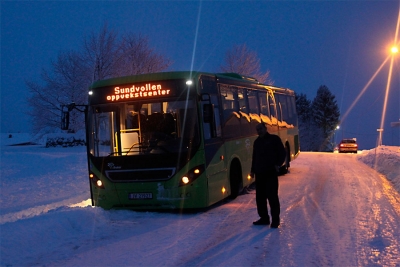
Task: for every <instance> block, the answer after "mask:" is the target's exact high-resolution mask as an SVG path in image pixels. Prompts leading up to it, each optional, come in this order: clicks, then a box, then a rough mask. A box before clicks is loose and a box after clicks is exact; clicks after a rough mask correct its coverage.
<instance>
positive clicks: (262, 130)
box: [256, 123, 267, 136]
mask: <svg viewBox="0 0 400 267" xmlns="http://www.w3.org/2000/svg"><path fill="white" fill-rule="evenodd" d="M256 131H257V134H258V136H263V135H265V133H266V132H267V128H266V127H265V124H264V123H259V124H257V126H256Z"/></svg>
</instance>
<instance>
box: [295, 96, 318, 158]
mask: <svg viewBox="0 0 400 267" xmlns="http://www.w3.org/2000/svg"><path fill="white" fill-rule="evenodd" d="M296 110H297V114H298V121H299V141H300V148H301V150H302V151H317V148H316V147H318V145H316V143H318V142H319V141H317V140H322V131H321V130H320V129H319V128H318V127H317V126H316V125H315V123H314V120H313V114H312V112H311V101H310V100H309V99H307V95H306V94H303V93H301V94H300V95H296Z"/></svg>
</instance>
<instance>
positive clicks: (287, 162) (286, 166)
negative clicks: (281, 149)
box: [279, 146, 290, 175]
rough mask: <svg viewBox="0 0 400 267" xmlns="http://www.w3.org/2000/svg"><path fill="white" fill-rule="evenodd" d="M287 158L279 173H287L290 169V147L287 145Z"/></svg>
mask: <svg viewBox="0 0 400 267" xmlns="http://www.w3.org/2000/svg"><path fill="white" fill-rule="evenodd" d="M285 150H286V158H285V165H283V166H282V167H280V168H279V174H282V175H283V174H286V173H288V171H289V167H290V149H289V148H288V147H287V146H286V147H285Z"/></svg>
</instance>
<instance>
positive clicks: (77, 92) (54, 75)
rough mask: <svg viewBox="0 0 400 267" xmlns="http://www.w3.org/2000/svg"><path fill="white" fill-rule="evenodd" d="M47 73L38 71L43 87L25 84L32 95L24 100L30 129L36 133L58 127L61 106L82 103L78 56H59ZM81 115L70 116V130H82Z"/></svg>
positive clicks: (80, 70) (83, 81)
mask: <svg viewBox="0 0 400 267" xmlns="http://www.w3.org/2000/svg"><path fill="white" fill-rule="evenodd" d="M51 69H52V70H51V72H48V71H46V70H43V71H42V76H41V78H42V80H43V83H44V85H40V84H38V83H35V82H32V81H28V82H27V83H26V84H27V86H28V88H29V90H30V92H31V93H32V97H30V98H29V99H28V103H29V105H30V106H31V107H32V109H31V115H32V117H33V119H34V120H33V121H34V123H33V130H34V132H39V131H40V130H42V129H43V128H52V127H60V114H61V105H62V104H66V103H71V102H78V103H79V102H82V103H83V102H85V101H86V99H85V96H86V95H85V96H83V95H82V94H81V92H82V88H83V87H85V88H87V84H88V83H87V82H86V81H85V77H84V76H83V75H82V64H81V59H80V56H79V54H77V53H76V52H74V51H69V52H61V53H59V55H58V57H57V60H56V61H53V62H52V63H51ZM78 118H83V117H82V116H81V114H76V113H72V114H71V126H72V127H71V128H72V129H74V130H77V129H79V128H82V127H83V120H82V119H78Z"/></svg>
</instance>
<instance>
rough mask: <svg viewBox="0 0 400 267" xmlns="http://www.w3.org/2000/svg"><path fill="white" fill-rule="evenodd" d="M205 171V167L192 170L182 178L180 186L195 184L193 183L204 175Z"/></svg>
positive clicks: (200, 166)
mask: <svg viewBox="0 0 400 267" xmlns="http://www.w3.org/2000/svg"><path fill="white" fill-rule="evenodd" d="M204 171H205V168H204V165H199V166H196V167H194V168H192V169H190V171H188V172H187V173H185V174H184V175H183V176H182V178H181V180H180V181H179V186H184V185H187V184H190V183H193V181H194V180H196V179H197V178H198V177H199V176H200V175H202V174H203V172H204Z"/></svg>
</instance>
